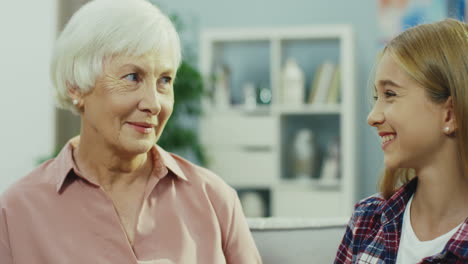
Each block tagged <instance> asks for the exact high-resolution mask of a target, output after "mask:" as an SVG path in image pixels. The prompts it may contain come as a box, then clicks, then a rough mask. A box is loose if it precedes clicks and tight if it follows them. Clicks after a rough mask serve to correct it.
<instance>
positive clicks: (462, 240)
mask: <svg viewBox="0 0 468 264" xmlns="http://www.w3.org/2000/svg"><path fill="white" fill-rule="evenodd" d="M467 244H468V218H466V219H465V222H464V223H463V224H462V225H461V226H460V228H459V229H458V230H457V232H456V233H455V234H454V235H453V236H452V237H451V238H450V240H449V242H448V246H447V250H448V251H450V252H452V253H453V254H454V255H455V256H457V257H458V258H460V259H464V260H467V259H468V249H467V246H468V245H467Z"/></svg>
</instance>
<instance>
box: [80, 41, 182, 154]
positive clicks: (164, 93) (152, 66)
mask: <svg viewBox="0 0 468 264" xmlns="http://www.w3.org/2000/svg"><path fill="white" fill-rule="evenodd" d="M173 54H174V52H173V51H172V49H171V48H170V47H169V48H163V49H159V50H158V51H154V50H153V51H150V52H148V53H145V54H143V55H141V56H137V57H135V56H126V55H118V56H113V57H111V58H108V59H107V60H106V62H105V63H104V69H103V74H102V75H101V76H99V77H98V78H97V81H96V86H95V87H94V89H93V90H92V92H90V93H89V94H86V95H85V96H84V97H83V111H82V119H83V126H84V129H83V131H82V137H83V136H87V137H93V139H95V140H94V141H92V142H96V140H97V141H98V142H103V143H104V144H105V145H107V146H110V147H111V148H113V149H114V150H115V151H118V152H123V153H126V154H140V153H145V152H147V151H149V150H150V149H151V147H152V146H153V145H154V144H155V143H156V141H157V140H158V139H159V137H160V135H161V133H162V131H163V129H164V126H165V124H166V122H167V120H168V119H169V117H170V115H171V113H172V109H173V105H174V91H173V83H174V78H175V75H176V71H177V68H176V67H177V65H176V64H175V60H174V56H173ZM83 134H84V135H83Z"/></svg>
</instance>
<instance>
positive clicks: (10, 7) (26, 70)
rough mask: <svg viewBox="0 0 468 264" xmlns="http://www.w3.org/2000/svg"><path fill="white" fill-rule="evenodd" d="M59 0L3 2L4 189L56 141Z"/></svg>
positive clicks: (0, 124)
mask: <svg viewBox="0 0 468 264" xmlns="http://www.w3.org/2000/svg"><path fill="white" fill-rule="evenodd" d="M56 6H57V4H56V0H41V1H2V7H1V8H0V193H1V192H3V191H4V190H5V189H6V188H7V187H8V186H9V185H10V184H11V183H12V182H13V181H15V180H17V179H19V178H20V177H22V176H24V175H25V174H27V173H28V172H29V171H31V170H32V169H33V168H34V167H35V166H37V161H38V159H39V158H40V157H42V156H46V155H49V154H50V153H51V151H52V149H53V140H54V113H53V110H54V102H53V98H52V89H51V85H50V78H49V62H50V57H51V51H52V47H53V43H54V39H55V31H56V20H57V15H56V12H57V11H56V10H57V7H56Z"/></svg>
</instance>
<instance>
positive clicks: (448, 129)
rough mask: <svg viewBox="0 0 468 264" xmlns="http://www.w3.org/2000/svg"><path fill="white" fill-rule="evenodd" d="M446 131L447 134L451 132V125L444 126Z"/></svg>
mask: <svg viewBox="0 0 468 264" xmlns="http://www.w3.org/2000/svg"><path fill="white" fill-rule="evenodd" d="M444 132H445V134H449V133H450V127H448V126H447V127H444Z"/></svg>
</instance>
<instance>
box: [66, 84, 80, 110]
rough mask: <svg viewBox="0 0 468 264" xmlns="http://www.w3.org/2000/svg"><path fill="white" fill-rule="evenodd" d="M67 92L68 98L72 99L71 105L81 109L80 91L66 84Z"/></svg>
mask: <svg viewBox="0 0 468 264" xmlns="http://www.w3.org/2000/svg"><path fill="white" fill-rule="evenodd" d="M67 93H68V96H69V97H70V99H71V100H72V103H73V105H74V106H75V107H76V108H77V109H78V110H81V108H82V107H83V96H82V94H81V92H80V91H79V90H78V89H77V88H75V87H72V86H71V85H69V84H67Z"/></svg>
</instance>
